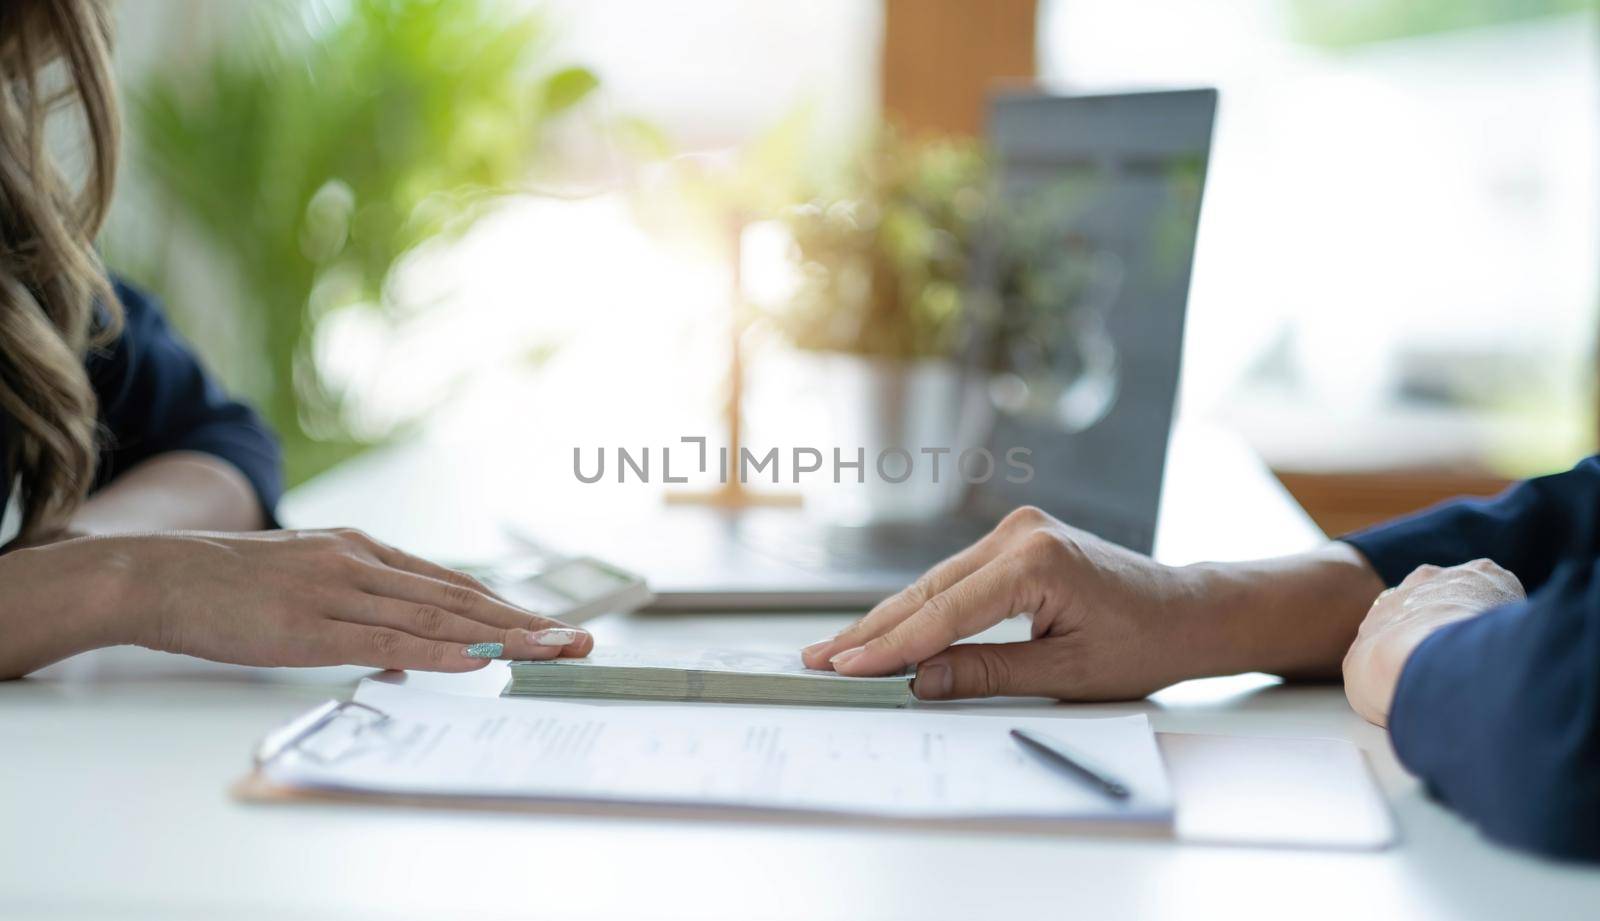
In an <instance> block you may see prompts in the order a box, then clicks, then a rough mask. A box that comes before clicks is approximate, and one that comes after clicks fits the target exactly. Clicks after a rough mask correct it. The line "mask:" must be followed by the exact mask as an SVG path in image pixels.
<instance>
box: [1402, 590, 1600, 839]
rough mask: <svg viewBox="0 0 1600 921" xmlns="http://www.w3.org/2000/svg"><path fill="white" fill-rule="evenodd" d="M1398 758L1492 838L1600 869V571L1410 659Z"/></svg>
mask: <svg viewBox="0 0 1600 921" xmlns="http://www.w3.org/2000/svg"><path fill="white" fill-rule="evenodd" d="M1389 731H1390V737H1391V739H1392V740H1393V742H1394V748H1395V753H1396V754H1397V755H1398V756H1399V757H1400V761H1401V763H1403V764H1404V765H1405V766H1406V768H1407V769H1408V770H1410V771H1411V772H1412V773H1414V774H1416V775H1417V776H1419V777H1421V778H1422V779H1423V781H1424V782H1425V783H1426V784H1427V786H1428V789H1429V792H1430V793H1431V794H1432V795H1433V796H1434V797H1435V798H1437V799H1439V800H1440V801H1442V802H1443V803H1445V804H1446V805H1448V806H1450V807H1451V808H1453V809H1455V810H1456V811H1457V812H1459V813H1461V814H1462V815H1464V816H1466V817H1467V818H1468V819H1469V820H1471V821H1472V822H1474V823H1476V824H1477V825H1478V826H1479V827H1480V828H1481V829H1482V830H1483V831H1484V833H1485V834H1487V835H1488V836H1489V837H1490V838H1493V839H1495V840H1497V841H1500V842H1503V843H1505V844H1508V845H1512V846H1514V847H1521V848H1526V849H1529V850H1533V851H1537V852H1539V853H1542V854H1546V855H1549V856H1552V857H1562V858H1574V859H1582V860H1600V562H1596V561H1594V560H1589V561H1581V560H1568V561H1567V562H1564V563H1562V564H1561V565H1560V566H1559V567H1558V568H1557V570H1556V571H1555V573H1554V574H1552V575H1551V577H1550V578H1549V580H1548V581H1547V582H1546V584H1545V585H1544V587H1543V588H1541V589H1540V590H1539V591H1537V592H1535V593H1534V594H1533V595H1531V596H1530V597H1529V598H1528V600H1527V601H1524V602H1520V603H1518V604H1512V605H1507V606H1505V607H1500V608H1496V609H1494V610H1491V611H1488V612H1486V613H1484V614H1481V615H1479V616H1477V617H1474V618H1471V619H1469V620H1465V621H1459V622H1457V623H1454V624H1450V625H1449V626H1447V627H1444V628H1442V629H1440V630H1439V631H1438V632H1436V633H1434V634H1433V635H1432V636H1430V637H1428V638H1427V639H1426V640H1424V641H1423V643H1422V645H1420V646H1418V647H1417V649H1416V651H1415V652H1413V653H1412V655H1411V658H1410V659H1409V660H1407V662H1406V666H1405V669H1404V671H1403V673H1402V674H1401V676H1400V682H1399V685H1398V687H1397V688H1396V691H1395V698H1394V703H1393V706H1392V707H1391V709H1390V714H1389Z"/></svg>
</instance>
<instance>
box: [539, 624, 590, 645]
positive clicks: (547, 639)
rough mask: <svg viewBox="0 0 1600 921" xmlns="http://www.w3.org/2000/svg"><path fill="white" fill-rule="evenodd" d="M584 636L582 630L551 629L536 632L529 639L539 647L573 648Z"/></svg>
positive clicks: (567, 628)
mask: <svg viewBox="0 0 1600 921" xmlns="http://www.w3.org/2000/svg"><path fill="white" fill-rule="evenodd" d="M582 635H583V631H582V630H573V629H571V628H569V627H551V628H549V629H548V630H534V631H532V632H530V633H528V638H529V639H531V640H533V642H534V644H535V645H537V646H571V645H572V644H573V643H575V642H577V640H578V637H580V636H582Z"/></svg>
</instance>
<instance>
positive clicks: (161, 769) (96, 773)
mask: <svg viewBox="0 0 1600 921" xmlns="http://www.w3.org/2000/svg"><path fill="white" fill-rule="evenodd" d="M439 464H440V461H439V458H438V456H437V454H436V452H432V451H396V452H390V453H388V454H387V455H380V456H377V457H374V458H370V459H366V460H363V461H361V462H359V463H358V464H356V465H355V466H353V467H351V468H350V469H347V470H343V471H339V472H336V473H335V474H333V475H332V476H330V477H327V478H324V480H322V481H319V483H317V484H313V485H312V486H311V487H310V488H308V489H306V490H303V491H302V492H301V493H300V494H299V495H298V496H297V497H295V499H294V501H291V502H290V503H288V505H287V506H286V510H287V514H288V515H289V516H290V517H291V520H294V521H296V522H297V523H321V522H324V521H329V520H335V519H340V518H342V519H343V520H344V521H346V522H347V523H350V524H355V525H358V526H362V527H367V528H369V529H371V530H373V531H375V532H376V533H379V534H380V535H381V536H384V537H389V538H392V539H400V540H404V539H405V538H406V536H407V533H408V532H407V522H408V521H409V522H410V523H411V524H410V527H411V528H412V529H413V530H412V531H411V532H410V534H411V536H412V537H413V538H414V540H413V541H411V542H410V543H412V545H416V544H417V543H422V544H429V543H430V542H431V544H432V545H433V546H434V548H435V549H437V548H438V547H439V546H440V545H441V543H443V544H445V545H448V543H449V540H448V539H446V537H443V536H441V531H440V529H441V528H444V530H445V531H447V532H448V531H449V528H447V527H445V526H444V525H443V524H441V522H446V521H453V522H455V523H456V524H457V525H460V523H461V522H462V521H464V520H469V519H471V517H472V516H471V514H469V510H464V509H466V506H465V505H464V503H465V502H466V501H467V500H466V498H464V494H462V493H458V492H456V491H444V492H441V491H440V490H437V489H429V490H409V491H407V492H405V493H397V492H395V491H394V489H395V488H397V486H403V485H404V484H407V483H414V482H415V481H416V480H415V478H416V476H418V473H417V470H418V469H428V468H433V469H437V468H438V466H439ZM419 465H421V466H420V467H419ZM444 466H446V467H448V468H450V469H451V470H452V471H454V472H455V473H457V474H460V475H461V476H460V477H459V478H458V479H455V480H451V481H449V482H455V483H459V482H463V481H466V480H473V481H476V478H473V477H470V476H467V475H466V473H467V472H466V471H464V470H462V468H461V467H460V466H458V465H457V464H456V463H454V462H451V463H449V464H445V465H444ZM430 482H443V481H441V480H432V479H431V478H430ZM402 494H403V495H406V496H407V498H408V502H407V503H404V504H402V503H397V502H395V501H393V498H394V497H395V496H396V495H402ZM413 496H418V498H417V499H415V500H412V497H413ZM430 503H432V505H431V507H430ZM1165 508H1166V512H1165V513H1164V514H1165V519H1164V522H1163V527H1162V536H1161V538H1160V546H1161V551H1160V552H1161V554H1162V555H1163V556H1165V557H1166V558H1168V559H1173V560H1178V559H1188V558H1194V557H1197V556H1201V555H1205V554H1206V550H1205V548H1207V547H1210V548H1214V552H1213V554H1212V555H1215V556H1218V557H1227V556H1244V555H1251V554H1256V553H1271V552H1275V551H1285V550H1293V549H1296V548H1297V547H1300V546H1305V545H1307V544H1308V543H1310V542H1313V541H1314V540H1316V539H1317V537H1316V534H1315V532H1314V530H1312V529H1311V526H1310V524H1309V522H1307V521H1306V520H1305V518H1304V516H1303V515H1301V514H1300V513H1299V510H1298V509H1297V508H1295V507H1294V505H1293V503H1292V502H1291V501H1290V500H1289V498H1288V497H1287V495H1285V494H1284V493H1283V491H1282V490H1281V489H1280V488H1278V486H1277V484H1276V483H1275V481H1273V480H1272V479H1271V478H1270V476H1269V475H1268V474H1267V473H1266V471H1265V470H1263V469H1262V468H1261V467H1260V465H1259V464H1258V463H1255V462H1254V461H1253V460H1252V459H1251V458H1250V456H1249V455H1248V453H1245V452H1241V451H1239V450H1238V449H1237V447H1235V446H1233V445H1232V444H1231V443H1229V442H1227V441H1226V440H1225V439H1216V438H1209V437H1208V438H1200V437H1186V438H1185V439H1181V440H1180V442H1179V444H1178V446H1177V447H1176V448H1175V449H1174V457H1173V472H1172V475H1171V478H1170V481H1169V487H1168V493H1167V498H1166V503H1165ZM400 509H404V511H403V512H402V511H401V510H400ZM457 537H460V535H457ZM450 539H455V538H450ZM446 549H448V546H446ZM843 621H844V618H840V617H837V616H822V615H818V616H807V615H784V616H776V617H773V616H761V617H735V616H711V617H671V618H667V617H659V616H657V617H649V616H635V617H626V618H606V619H602V620H600V621H597V622H595V623H594V624H593V625H592V626H593V627H594V629H595V631H596V633H597V634H598V637H599V639H600V641H601V642H622V641H626V640H632V639H640V640H652V641H658V642H659V641H676V642H683V641H684V640H685V638H686V637H692V638H693V639H695V640H701V639H703V640H704V641H705V642H707V643H711V644H716V645H738V644H741V643H750V642H760V643H763V644H767V643H782V644H788V645H799V644H800V643H802V642H806V641H809V640H811V639H814V638H815V637H818V636H821V635H823V634H824V633H825V632H827V631H828V630H830V629H833V628H835V627H836V626H838V625H839V624H841V623H842V622H843ZM361 674H363V672H362V671H361V670H359V669H353V668H335V669H314V670H304V671H273V670H267V669H247V668H234V667H228V666H219V665H211V664H208V663H203V662H197V661H191V660H185V659H181V658H177V657H171V656H164V655H160V654H156V653H149V652H146V651H144V650H138V649H117V650H103V651H101V652H98V653H93V654H90V655H86V656H81V657H79V658H77V659H74V660H71V661H68V662H65V663H61V664H60V665H58V666H56V667H53V668H51V669H49V670H47V671H46V672H45V673H43V674H41V675H39V676H36V677H34V678H32V679H28V680H25V681H21V682H13V683H9V684H0V918H8V919H9V918H13V917H17V918H35V917H37V918H52V919H54V918H88V917H118V918H161V919H191V918H193V919H201V918H203V919H223V918H227V919H250V918H262V919H272V921H289V919H296V918H313V917H328V916H333V915H340V916H358V917H363V918H428V919H437V918H467V917H473V918H502V917H506V918H510V917H561V918H619V919H628V921H638V919H645V918H679V917H682V918H696V919H709V918H733V919H741V921H743V919H757V918H841V919H863V918H878V917H896V918H916V919H935V918H961V919H971V918H1019V919H1020V918H1038V917H1068V916H1071V917H1079V918H1111V917H1188V918H1224V917H1243V918H1251V917H1263V918H1269V917H1270V918H1282V917H1329V918H1372V917H1398V918H1428V917H1445V918H1508V917H1520V918H1533V917H1572V918H1578V917H1589V918H1592V917H1594V916H1595V914H1594V913H1595V911H1596V906H1600V872H1595V871H1592V870H1584V869H1578V868H1572V867H1565V866H1557V865H1552V864H1548V863H1545V862H1542V861H1539V860H1534V859H1529V858H1525V857H1521V856H1518V855H1515V854H1511V853H1507V852H1505V851H1502V850H1499V849H1497V848H1494V847H1491V846H1489V845H1487V844H1485V843H1483V842H1482V841H1481V840H1480V839H1479V838H1478V837H1477V836H1476V835H1475V834H1474V833H1473V832H1472V830H1471V829H1469V828H1468V827H1467V826H1465V825H1464V824H1463V823H1461V822H1459V821H1457V820H1456V819H1455V818H1453V817H1452V816H1450V815H1449V814H1448V813H1446V812H1445V811H1443V810H1442V809H1440V808H1438V807H1436V806H1434V805H1432V804H1431V803H1429V802H1427V801H1426V800H1425V799H1424V798H1423V797H1422V795H1421V794H1420V792H1419V791H1418V789H1417V785H1416V783H1415V782H1414V781H1412V780H1410V779H1409V778H1407V777H1406V776H1405V775H1404V773H1403V772H1401V771H1400V770H1399V768H1398V767H1397V765H1396V764H1395V761H1394V758H1393V756H1392V754H1391V753H1390V750H1389V746H1388V742H1387V739H1386V738H1385V736H1384V734H1383V733H1382V732H1380V731H1378V730H1375V729H1373V728H1372V727H1370V726H1368V725H1367V724H1365V723H1363V722H1362V721H1361V720H1359V719H1358V718H1356V717H1355V716H1354V715H1353V714H1352V713H1351V712H1350V710H1349V708H1348V707H1347V706H1346V705H1345V702H1344V698H1343V695H1342V694H1341V692H1340V691H1339V690H1338V689H1337V688H1334V687H1282V686H1278V685H1276V683H1275V682H1273V681H1272V680H1271V679H1266V678H1262V677H1260V676H1243V677H1239V678H1230V679H1217V680H1212V681H1202V682H1189V683H1187V684H1184V685H1179V686H1177V687H1175V688H1172V689H1169V690H1167V691H1165V692H1162V693H1161V694H1158V695H1156V696H1155V697H1153V698H1152V699H1150V700H1147V701H1142V702H1139V703H1132V704H1120V705H1109V706H1079V707H1067V706H1059V705H1050V704H1046V703H1041V702H1029V701H1000V702H988V703H974V704H965V705H957V706H969V707H988V708H991V709H993V710H995V711H996V712H1003V711H1008V710H1009V711H1020V710H1027V711H1028V712H1030V713H1037V712H1039V711H1040V710H1041V709H1046V708H1050V707H1052V706H1055V709H1057V710H1058V711H1059V712H1061V713H1062V714H1075V715H1077V714H1084V715H1105V714H1115V713H1127V712H1132V711H1143V712H1146V713H1148V714H1149V715H1150V718H1151V720H1152V721H1153V722H1154V723H1155V725H1156V727H1157V728H1158V729H1162V730H1169V731H1189V732H1219V733H1235V734H1259V735H1285V736H1333V737H1340V738H1346V739H1350V740H1353V741H1354V742H1356V743H1357V744H1358V745H1360V746H1361V747H1362V748H1364V749H1365V750H1366V751H1367V753H1368V755H1369V757H1370V758H1371V760H1372V763H1373V766H1374V768H1375V770H1376V772H1377V774H1378V777H1379V779H1380V781H1381V783H1382V784H1383V786H1384V787H1385V789H1386V790H1387V791H1388V793H1389V795H1390V797H1391V800H1392V803H1393V805H1394V809H1395V811H1396V814H1397V816H1398V818H1399V821H1400V825H1401V829H1402V834H1403V836H1404V838H1403V841H1402V843H1401V844H1400V845H1399V846H1398V847H1396V848H1395V849H1392V850H1390V851H1387V852H1383V853H1373V854H1361V853H1333V852H1314V851H1298V852H1296V851H1271V850H1262V849H1252V848H1217V847H1195V846H1179V845H1174V844H1170V843H1164V842H1153V841H1136V840H1099V839H1093V838H1072V837H1048V836H1038V835H999V834H977V833H952V832H937V833H915V832H907V831H900V830H879V829H862V828H822V827H814V826H806V827H800V826H792V825H783V824H760V823H752V822H699V821H697V822H685V821H665V820H640V819H634V818H626V817H620V816H619V817H609V818H580V817H570V816H569V817H530V816H525V815H517V816H495V815H481V814H454V813H447V812H436V811H410V810H404V809H388V808H382V809H380V808H371V807H359V806H349V807H263V806H243V805H239V804H237V803H234V802H232V801H230V800H229V799H228V797H227V795H226V788H227V786H228V785H229V784H230V783H231V782H232V781H233V780H234V779H236V778H237V777H239V776H240V775H241V774H242V773H243V772H244V770H245V769H246V767H247V766H248V756H249V752H250V750H251V747H252V745H253V744H254V742H255V741H256V740H257V738H258V737H259V736H260V735H261V734H262V733H263V732H265V731H266V730H268V729H269V728H271V727H273V726H275V725H276V724H278V723H280V722H282V721H284V720H286V719H288V718H289V717H291V716H293V715H295V714H296V713H298V712H300V711H301V710H304V709H305V708H307V707H309V706H311V705H313V704H315V703H317V702H319V701H321V700H324V699H326V698H328V697H330V696H335V695H342V694H346V693H348V692H349V690H350V688H351V686H352V684H353V683H354V681H355V680H356V679H357V678H358V677H359V676H360V675H361Z"/></svg>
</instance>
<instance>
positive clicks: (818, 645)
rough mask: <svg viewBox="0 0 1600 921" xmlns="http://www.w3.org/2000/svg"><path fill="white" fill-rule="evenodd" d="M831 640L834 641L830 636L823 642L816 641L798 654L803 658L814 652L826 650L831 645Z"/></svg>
mask: <svg viewBox="0 0 1600 921" xmlns="http://www.w3.org/2000/svg"><path fill="white" fill-rule="evenodd" d="M833 640H834V638H833V637H831V636H830V637H828V638H827V639H825V640H817V641H816V642H815V643H812V644H811V645H810V646H807V647H805V648H804V649H802V650H800V654H801V655H803V656H809V655H811V654H812V653H814V652H821V651H822V650H824V649H827V648H828V644H829V643H832V642H833Z"/></svg>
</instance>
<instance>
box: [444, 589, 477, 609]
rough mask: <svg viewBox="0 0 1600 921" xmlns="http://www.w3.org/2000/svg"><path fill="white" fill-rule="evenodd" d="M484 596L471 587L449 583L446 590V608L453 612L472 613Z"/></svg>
mask: <svg viewBox="0 0 1600 921" xmlns="http://www.w3.org/2000/svg"><path fill="white" fill-rule="evenodd" d="M481 597H482V596H481V595H479V594H478V591H477V590H476V589H474V588H472V587H470V586H466V585H460V584H457V583H455V582H448V583H446V584H445V589H444V603H445V607H447V608H450V609H451V610H453V611H470V610H472V608H473V606H474V605H476V604H477V603H478V599H479V598H481Z"/></svg>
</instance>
